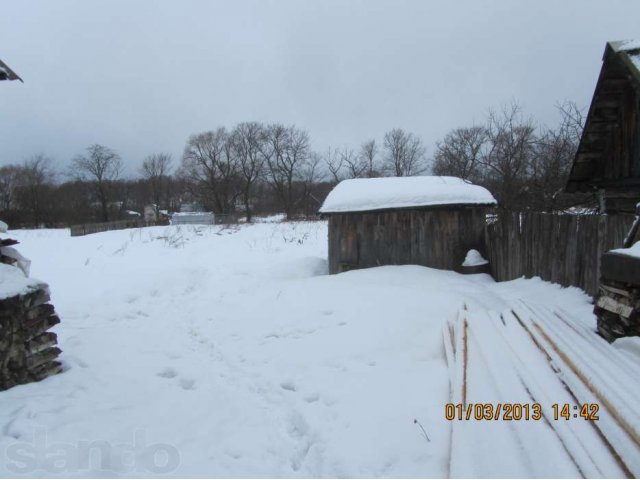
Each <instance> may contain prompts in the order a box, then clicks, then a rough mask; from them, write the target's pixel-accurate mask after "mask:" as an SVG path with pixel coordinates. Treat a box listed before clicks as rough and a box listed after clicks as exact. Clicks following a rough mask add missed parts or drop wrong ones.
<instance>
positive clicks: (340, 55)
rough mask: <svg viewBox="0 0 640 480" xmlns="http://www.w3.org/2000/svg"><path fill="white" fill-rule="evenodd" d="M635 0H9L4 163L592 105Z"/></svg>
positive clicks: (438, 133)
mask: <svg viewBox="0 0 640 480" xmlns="http://www.w3.org/2000/svg"><path fill="white" fill-rule="evenodd" d="M638 18H640V3H637V2H631V1H624V2H623V1H608V2H592V1H563V2H552V1H538V2H526V3H525V2H513V1H483V2H479V1H457V2H426V1H424V2H409V1H393V2H391V1H340V2H338V1H313V2H312V1H233V2H232V1H226V2H211V1H184V0H183V1H164V0H154V1H136V2H129V1H91V2H86V1H56V2H49V1H31V0H26V1H24V0H23V1H20V2H8V1H4V2H2V3H0V58H2V59H3V60H4V61H5V62H7V64H9V65H10V66H11V67H12V68H13V69H14V70H15V71H16V72H17V73H18V74H19V75H20V76H22V78H23V79H24V80H25V83H24V84H20V83H19V82H3V84H2V85H0V164H7V163H12V162H16V161H21V160H22V159H24V158H25V157H27V156H29V155H31V154H34V153H38V152H44V153H47V154H50V155H52V156H53V157H54V158H55V160H56V163H57V165H59V166H65V165H66V164H68V161H69V159H70V158H71V157H72V156H73V155H75V154H77V153H79V152H81V151H82V150H83V149H84V148H85V147H86V146H87V145H89V144H91V143H96V142H97V143H102V144H105V145H108V146H110V147H111V148H113V149H115V150H117V151H118V152H119V153H120V154H121V155H122V157H123V159H124V161H125V163H126V164H127V165H128V170H129V172H130V173H133V172H135V170H136V168H137V166H138V164H139V163H140V162H141V160H142V158H143V157H144V156H145V155H147V154H148V153H151V152H154V151H167V152H171V153H172V154H173V155H174V156H175V157H179V156H180V154H181V152H182V148H183V146H184V143H185V141H186V138H187V137H188V135H189V134H191V133H196V132H200V131H204V130H207V129H212V128H215V127H217V126H219V125H226V126H232V125H233V124H234V123H236V122H239V121H244V120H260V121H265V122H271V121H280V122H284V123H286V124H290V123H295V124H297V125H298V126H299V127H302V128H305V129H307V130H308V131H309V132H310V134H311V137H312V140H313V145H314V147H315V148H316V149H318V150H324V149H326V148H327V147H328V146H329V145H332V146H342V145H345V144H347V145H351V146H353V147H357V146H358V145H359V144H360V143H361V142H362V141H364V140H366V139H368V138H371V137H375V138H378V139H381V137H382V135H383V134H384V132H385V131H387V130H389V129H390V128H393V127H396V126H400V127H403V128H406V129H408V130H410V131H413V132H415V133H416V134H418V135H420V136H421V137H422V138H423V140H424V141H425V142H426V144H427V145H428V146H429V147H430V146H431V145H432V143H433V142H435V141H436V140H437V139H439V138H440V137H442V136H443V135H444V134H445V133H446V132H447V131H448V130H449V129H451V128H454V127H456V126H461V125H466V124H471V123H473V122H474V121H476V122H477V121H480V120H481V119H482V118H483V116H484V114H485V113H486V111H487V109H488V108H489V107H496V106H499V105H500V104H503V103H506V102H509V101H511V100H514V99H515V100H518V101H519V102H521V104H522V105H523V107H524V109H525V111H526V113H528V114H531V115H532V116H534V117H535V118H536V119H537V120H539V121H541V122H545V123H553V122H554V121H555V120H556V118H557V115H556V112H555V109H554V104H555V102H556V101H559V100H565V99H571V100H575V101H576V102H578V104H580V105H584V106H587V105H588V103H589V101H590V99H591V94H592V92H593V87H594V86H595V82H596V79H597V75H598V72H599V69H600V58H601V54H602V52H603V49H604V44H605V42H606V41H607V40H617V39H624V38H634V37H638V36H640V33H639V32H638V29H637V25H638V23H637V19H638Z"/></svg>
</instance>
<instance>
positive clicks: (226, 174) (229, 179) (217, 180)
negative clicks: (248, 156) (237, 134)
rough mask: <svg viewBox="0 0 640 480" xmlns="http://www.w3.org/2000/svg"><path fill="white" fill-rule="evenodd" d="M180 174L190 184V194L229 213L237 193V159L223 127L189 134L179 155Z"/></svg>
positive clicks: (220, 210)
mask: <svg viewBox="0 0 640 480" xmlns="http://www.w3.org/2000/svg"><path fill="white" fill-rule="evenodd" d="M181 173H182V175H183V176H184V178H186V179H188V180H189V181H190V182H191V184H192V185H193V187H194V192H193V193H194V195H195V196H196V197H197V198H199V199H200V200H201V201H202V202H203V203H204V204H205V205H208V206H211V207H213V208H214V209H215V210H216V212H217V213H224V214H226V213H230V212H232V211H233V210H234V208H235V200H236V198H237V197H238V195H239V194H240V192H239V185H238V183H239V182H238V175H239V172H238V163H237V161H236V159H235V158H234V156H233V155H232V151H231V142H230V138H229V134H228V133H227V131H226V129H225V128H224V127H220V128H218V129H217V130H215V131H209V132H204V133H199V134H197V135H192V136H191V137H189V140H188V141H187V145H186V147H185V149H184V154H183V156H182V172H181Z"/></svg>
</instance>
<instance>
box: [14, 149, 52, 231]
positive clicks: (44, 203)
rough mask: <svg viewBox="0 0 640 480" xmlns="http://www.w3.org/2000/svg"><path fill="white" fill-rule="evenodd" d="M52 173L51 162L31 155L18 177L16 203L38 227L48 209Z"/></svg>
mask: <svg viewBox="0 0 640 480" xmlns="http://www.w3.org/2000/svg"><path fill="white" fill-rule="evenodd" d="M53 177H54V172H53V169H52V167H51V160H50V159H49V158H48V157H46V156H45V155H43V154H36V155H33V156H32V157H31V158H29V159H27V160H25V162H24V163H23V164H22V168H21V170H20V174H19V177H18V179H19V180H18V185H19V188H18V192H17V193H18V195H17V197H18V202H19V203H20V205H21V207H22V208H23V209H24V210H25V211H26V212H27V214H28V215H29V216H30V217H31V224H32V225H33V226H35V227H39V226H40V225H42V224H43V222H44V220H45V212H46V211H47V210H49V209H50V203H49V200H50V199H49V191H50V188H51V186H52V184H53V179H54V178H53Z"/></svg>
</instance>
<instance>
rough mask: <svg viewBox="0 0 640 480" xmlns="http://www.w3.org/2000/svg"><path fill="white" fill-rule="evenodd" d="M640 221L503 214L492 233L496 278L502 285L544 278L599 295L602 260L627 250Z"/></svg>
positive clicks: (627, 217) (490, 253) (489, 249)
mask: <svg viewBox="0 0 640 480" xmlns="http://www.w3.org/2000/svg"><path fill="white" fill-rule="evenodd" d="M634 218H635V217H634V216H633V215H622V214H621V215H557V214H549V213H533V212H529V213H515V212H514V213H503V214H501V215H500V218H499V220H497V221H496V222H495V223H493V224H491V225H488V226H487V230H486V233H487V235H486V245H487V255H488V256H487V259H488V260H489V262H490V265H491V273H492V275H493V277H494V278H495V279H496V280H497V281H505V280H513V279H515V278H519V277H522V276H525V277H534V276H538V277H541V278H542V279H543V280H548V281H550V282H555V283H559V284H561V285H564V286H569V285H574V286H577V287H580V288H582V289H583V290H584V291H586V292H587V293H588V294H590V295H595V294H596V293H597V291H598V284H599V281H600V257H601V255H602V254H603V253H605V252H606V251H608V250H611V249H612V248H621V247H622V245H623V242H624V238H625V236H626V235H627V233H628V231H629V229H630V228H631V225H632V224H633V221H634Z"/></svg>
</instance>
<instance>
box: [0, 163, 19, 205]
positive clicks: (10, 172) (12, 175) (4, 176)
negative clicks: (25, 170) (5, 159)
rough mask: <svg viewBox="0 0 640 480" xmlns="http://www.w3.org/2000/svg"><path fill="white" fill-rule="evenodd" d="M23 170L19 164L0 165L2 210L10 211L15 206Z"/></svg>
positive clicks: (0, 203) (0, 200) (0, 202)
mask: <svg viewBox="0 0 640 480" xmlns="http://www.w3.org/2000/svg"><path fill="white" fill-rule="evenodd" d="M21 170H22V169H21V167H20V166H18V165H5V166H3V167H0V212H8V211H9V210H12V209H13V208H14V207H15V201H16V198H15V197H16V189H17V187H18V183H19V177H20V172H21Z"/></svg>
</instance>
